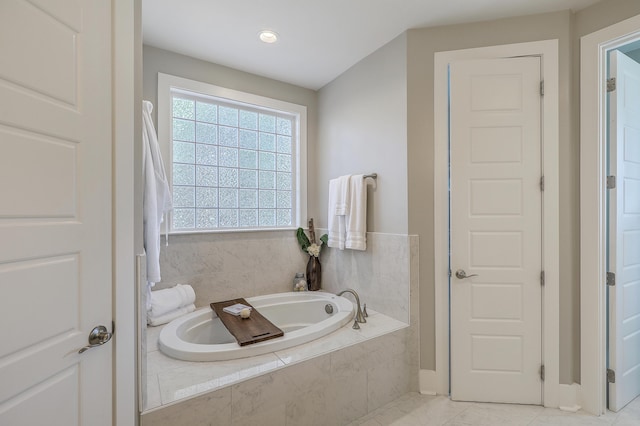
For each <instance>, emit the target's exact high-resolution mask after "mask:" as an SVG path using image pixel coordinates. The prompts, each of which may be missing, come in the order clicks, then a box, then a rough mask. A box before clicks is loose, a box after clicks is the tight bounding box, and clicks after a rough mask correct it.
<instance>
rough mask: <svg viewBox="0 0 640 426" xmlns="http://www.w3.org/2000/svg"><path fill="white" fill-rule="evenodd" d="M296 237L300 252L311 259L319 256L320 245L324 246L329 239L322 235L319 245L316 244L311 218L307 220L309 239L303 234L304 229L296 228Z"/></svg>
mask: <svg viewBox="0 0 640 426" xmlns="http://www.w3.org/2000/svg"><path fill="white" fill-rule="evenodd" d="M296 236H297V237H298V243H299V244H300V248H302V251H304V252H306V253H307V254H309V256H313V257H319V256H320V250H321V248H322V245H323V244H326V243H327V240H328V239H329V236H328V235H327V234H324V235H323V236H321V237H320V240H319V241H320V243H316V232H315V229H314V227H313V218H311V219H309V238H307V235H306V234H305V233H304V229H302V228H298V230H297V231H296Z"/></svg>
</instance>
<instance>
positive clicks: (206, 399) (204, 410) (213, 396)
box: [140, 388, 231, 426]
mask: <svg viewBox="0 0 640 426" xmlns="http://www.w3.org/2000/svg"><path fill="white" fill-rule="evenodd" d="M140 419H141V421H140V424H141V426H176V425H189V426H209V425H230V424H231V389H229V388H227V389H221V390H219V391H216V392H210V393H207V394H205V395H202V396H199V397H197V398H191V399H188V400H186V401H183V402H181V403H179V404H174V405H169V406H166V407H162V409H158V410H153V411H149V412H147V413H144V414H143V415H142V416H141V417H140Z"/></svg>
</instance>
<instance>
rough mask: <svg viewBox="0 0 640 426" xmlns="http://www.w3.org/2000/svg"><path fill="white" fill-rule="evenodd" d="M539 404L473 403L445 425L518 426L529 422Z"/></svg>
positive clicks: (538, 412) (535, 414) (537, 413)
mask: <svg viewBox="0 0 640 426" xmlns="http://www.w3.org/2000/svg"><path fill="white" fill-rule="evenodd" d="M542 410H544V408H543V407H541V406H534V405H511V404H474V405H473V406H471V407H469V408H467V409H466V410H464V411H463V412H462V413H460V414H459V415H457V416H456V417H454V418H453V419H451V420H450V421H448V422H447V423H446V425H447V426H467V425H470V426H471V425H472V426H485V425H486V426H501V425H504V426H519V425H528V424H531V421H532V420H533V419H534V418H536V416H538V415H539V414H540V413H541V412H542Z"/></svg>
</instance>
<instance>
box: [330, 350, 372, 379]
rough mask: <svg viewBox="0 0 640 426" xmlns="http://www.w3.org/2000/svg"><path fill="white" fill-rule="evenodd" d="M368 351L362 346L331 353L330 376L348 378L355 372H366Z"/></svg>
mask: <svg viewBox="0 0 640 426" xmlns="http://www.w3.org/2000/svg"><path fill="white" fill-rule="evenodd" d="M367 361H368V351H367V347H366V346H365V345H364V344H359V345H354V346H349V347H347V348H344V349H341V350H339V351H336V352H332V353H331V376H332V377H342V376H349V375H350V374H352V373H355V372H366V370H367V366H368V362H367Z"/></svg>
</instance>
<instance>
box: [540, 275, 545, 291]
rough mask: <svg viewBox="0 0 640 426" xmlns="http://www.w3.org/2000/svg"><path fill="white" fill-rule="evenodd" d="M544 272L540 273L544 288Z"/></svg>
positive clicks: (541, 283)
mask: <svg viewBox="0 0 640 426" xmlns="http://www.w3.org/2000/svg"><path fill="white" fill-rule="evenodd" d="M544 278H545V277H544V271H540V285H541V286H543V287H544Z"/></svg>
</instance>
